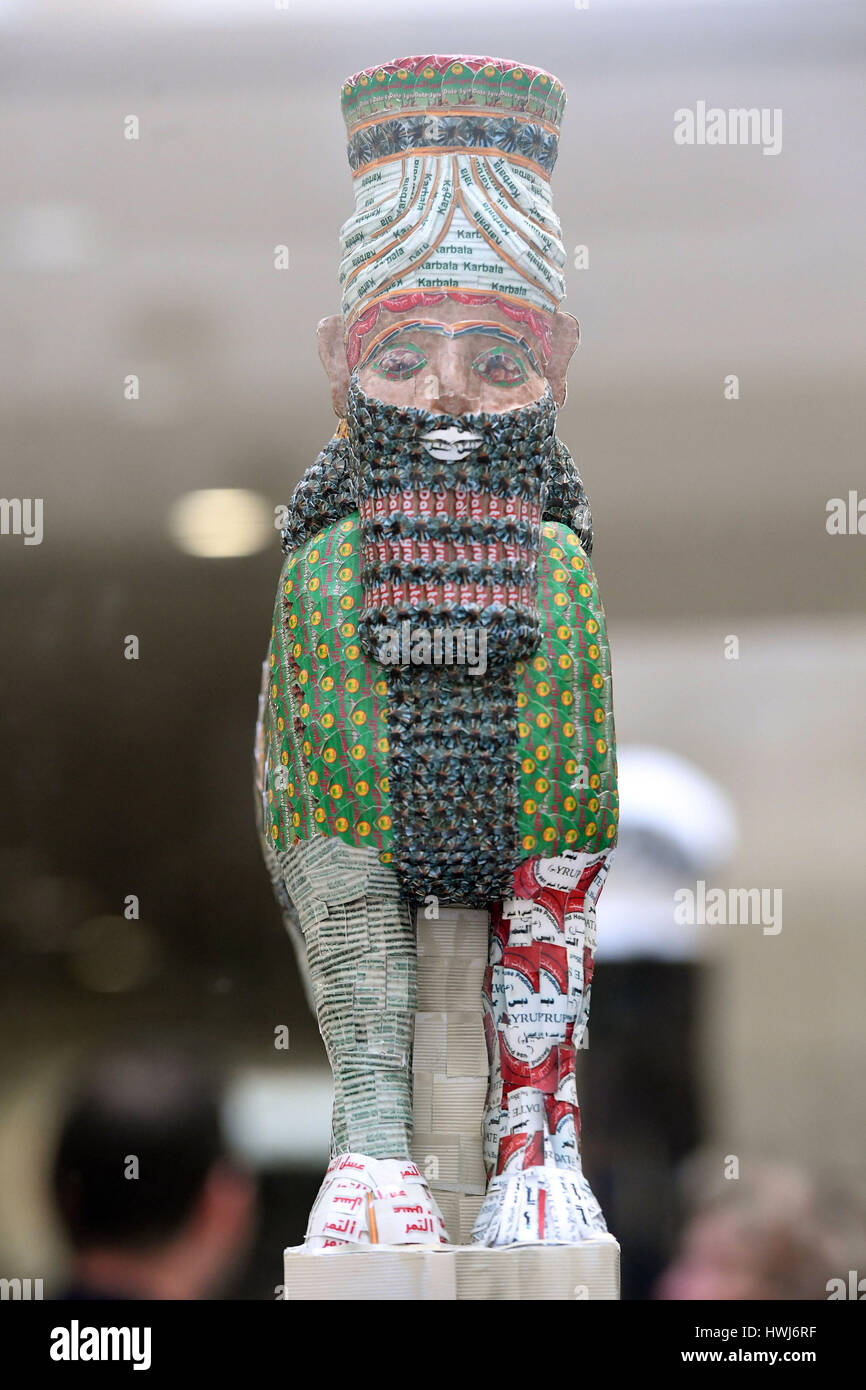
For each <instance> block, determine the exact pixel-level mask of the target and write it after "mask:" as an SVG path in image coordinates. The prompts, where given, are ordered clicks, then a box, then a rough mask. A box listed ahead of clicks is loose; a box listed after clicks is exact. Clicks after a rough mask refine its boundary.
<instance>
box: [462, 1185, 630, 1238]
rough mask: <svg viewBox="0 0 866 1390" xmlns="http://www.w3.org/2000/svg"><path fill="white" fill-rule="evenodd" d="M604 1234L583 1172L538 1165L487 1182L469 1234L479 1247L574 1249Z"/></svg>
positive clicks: (599, 1214)
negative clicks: (562, 1247) (536, 1246)
mask: <svg viewBox="0 0 866 1390" xmlns="http://www.w3.org/2000/svg"><path fill="white" fill-rule="evenodd" d="M606 1231H607V1226H606V1225H605V1221H604V1217H603V1216H602V1214H601V1208H600V1206H599V1205H598V1202H597V1201H596V1199H595V1197H594V1196H593V1194H592V1190H591V1188H590V1186H589V1183H588V1182H587V1181H586V1178H585V1177H584V1176H583V1173H581V1172H576V1173H575V1172H569V1171H567V1170H563V1169H561V1168H554V1167H547V1166H545V1165H539V1166H538V1167H534V1168H522V1169H521V1170H520V1171H519V1172H517V1173H503V1174H500V1175H499V1176H498V1177H495V1178H493V1179H492V1180H491V1182H490V1185H489V1187H488V1189H487V1196H486V1197H485V1198H484V1202H483V1204H482V1207H481V1211H480V1212H479V1214H478V1220H477V1221H476V1222H475V1226H474V1229H473V1231H472V1240H473V1242H474V1243H476V1244H478V1245H486V1246H494V1245H578V1244H580V1242H581V1241H584V1240H588V1239H591V1238H592V1237H593V1236H598V1235H601V1234H603V1233H605V1232H606Z"/></svg>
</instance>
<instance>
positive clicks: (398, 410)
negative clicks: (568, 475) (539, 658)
mask: <svg viewBox="0 0 866 1390" xmlns="http://www.w3.org/2000/svg"><path fill="white" fill-rule="evenodd" d="M346 424H347V430H348V436H347V447H348V452H349V462H350V467H351V470H352V472H353V473H354V476H355V480H356V486H357V498H358V509H359V511H360V516H361V544H362V569H361V582H362V584H363V587H364V612H363V615H362V617H361V621H360V623H359V635H360V638H361V641H362V642H363V644H364V646H365V648H366V650H367V652H368V653H369V655H371V656H372V657H374V658H375V659H376V660H378V661H387V660H388V659H389V658H388V656H387V655H386V651H387V650H388V649H390V648H391V646H392V643H393V634H394V633H395V632H397V631H401V630H403V624H405V623H406V622H408V623H409V624H410V627H411V630H412V631H413V632H414V631H417V630H418V629H427V630H428V631H431V632H432V631H436V630H448V629H462V630H464V632H472V633H474V634H475V640H476V641H477V640H478V638H479V634H480V633H481V630H483V632H484V637H483V641H484V644H485V648H486V653H487V662H488V664H490V665H500V666H501V665H503V664H506V663H513V662H515V661H519V660H523V659H525V658H526V657H528V656H531V655H532V653H533V652H534V651H535V650H536V648H537V647H538V644H539V641H540V638H541V619H540V617H539V614H538V611H537V607H536V594H537V583H538V578H537V567H538V552H539V543H540V532H541V521H542V516H543V514H544V510H545V507H546V505H547V499H548V490H549V485H550V480H551V477H552V473H553V468H554V461H555V458H556V447H555V446H556V438H555V432H554V431H555V425H556V405H555V404H554V401H553V396H552V394H551V392H550V388H549V387H548V386H546V387H545V393H544V395H543V396H542V398H541V399H540V400H538V401H533V402H531V403H530V404H529V405H524V406H519V407H517V408H515V409H513V410H507V411H502V412H500V413H491V412H479V413H467V414H464V415H458V416H455V415H444V414H434V413H432V412H431V411H428V410H423V409H418V408H416V407H411V406H397V405H388V404H386V403H385V402H383V401H380V400H377V399H376V398H375V397H373V396H368V395H367V394H366V393H365V392H364V391H363V390H362V389H361V387H360V386H359V384H358V380H357V376H354V377H353V378H352V382H351V386H350V389H349V397H348V407H347V414H346Z"/></svg>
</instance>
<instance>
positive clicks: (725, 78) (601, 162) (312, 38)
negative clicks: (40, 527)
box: [0, 0, 866, 1296]
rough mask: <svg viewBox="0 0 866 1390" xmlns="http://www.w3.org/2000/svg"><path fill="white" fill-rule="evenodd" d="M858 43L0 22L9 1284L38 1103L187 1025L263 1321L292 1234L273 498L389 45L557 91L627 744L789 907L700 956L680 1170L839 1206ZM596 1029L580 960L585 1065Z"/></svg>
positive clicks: (848, 1136) (856, 983)
mask: <svg viewBox="0 0 866 1390" xmlns="http://www.w3.org/2000/svg"><path fill="white" fill-rule="evenodd" d="M864 30H866V12H864V10H863V7H862V5H859V4H847V3H841V2H840V0H823V2H822V3H821V4H820V5H816V4H814V3H811V0H751V2H750V3H737V2H736V0H725V3H721V0H718V2H716V0H692V3H676V0H644V3H638V0H590V3H589V6H588V8H586V9H584V8H579V7H577V6H575V5H574V4H571V3H568V0H533V3H532V4H531V5H530V4H524V3H516V2H515V0H497V3H495V4H494V3H490V2H488V0H472V3H471V4H465V3H464V4H457V3H455V0H439V3H438V4H437V5H436V6H435V7H434V6H429V5H426V4H412V3H405V4H396V3H387V4H386V3H384V0H365V3H364V4H363V5H352V4H349V3H343V2H342V0H320V3H317V4H311V3H309V0H290V2H289V4H288V5H287V7H285V8H284V7H282V6H281V5H280V3H279V0H277V4H274V3H273V0H260V3H256V0H217V3H203V0H202V2H201V3H198V2H197V0H162V3H158V2H157V0H131V2H130V3H125V4H123V5H119V4H109V3H100V2H99V0H78V3H77V4H75V5H74V6H70V5H69V4H61V3H59V0H58V3H49V2H48V0H29V3H27V4H23V3H20V4H19V3H14V2H12V3H10V0H5V3H2V4H0V45H2V50H0V51H2V56H0V71H2V78H3V93H2V99H0V122H2V128H3V131H4V139H3V142H2V148H0V180H2V188H3V208H2V215H0V288H2V302H3V324H4V332H3V334H2V343H0V427H2V438H3V466H2V485H0V493H2V495H3V496H4V497H6V498H42V499H44V536H43V539H42V543H41V544H40V545H25V544H24V541H23V537H21V536H15V535H2V536H0V585H2V608H0V612H2V657H0V694H2V708H3V719H2V722H0V767H2V769H3V776H2V805H0V923H2V928H3V932H2V952H3V985H2V990H3V1004H2V1010H0V1096H2V1103H0V1169H2V1180H0V1266H2V1267H3V1268H2V1269H0V1273H5V1272H7V1267H8V1271H11V1272H17V1273H19V1274H22V1275H24V1274H30V1275H44V1276H45V1277H46V1278H47V1279H48V1280H51V1279H52V1278H58V1277H59V1270H60V1269H61V1267H62V1265H61V1256H60V1252H59V1250H58V1246H57V1241H56V1236H55V1234H54V1231H53V1228H52V1225H51V1222H50V1220H49V1218H48V1215H47V1213H46V1211H45V1207H44V1202H43V1201H42V1199H41V1198H40V1195H39V1194H40V1180H41V1177H40V1175H41V1170H40V1166H39V1164H40V1154H42V1153H44V1151H45V1149H46V1146H47V1145H48V1144H49V1142H50V1135H51V1126H52V1124H53V1123H54V1119H53V1116H54V1113H55V1112H54V1105H55V1101H56V1095H57V1089H58V1086H59V1085H62V1081H61V1078H62V1076H63V1069H64V1067H65V1065H66V1064H67V1063H68V1062H69V1060H70V1059H72V1058H73V1057H74V1056H75V1055H76V1054H77V1053H78V1051H79V1050H80V1049H81V1048H82V1046H84V1045H86V1044H89V1043H91V1042H102V1041H105V1040H106V1039H110V1038H111V1037H113V1036H118V1037H126V1036H128V1035H129V1033H130V1032H131V1031H132V1030H139V1031H140V1032H142V1033H143V1034H144V1035H146V1036H157V1035H161V1034H163V1033H166V1032H168V1031H171V1032H174V1033H178V1032H180V1033H182V1034H187V1035H190V1036H191V1037H193V1038H194V1039H195V1040H196V1041H197V1042H198V1043H199V1044H200V1045H203V1046H204V1047H206V1048H207V1050H208V1051H209V1052H210V1053H211V1054H212V1055H213V1056H214V1057H215V1058H218V1059H219V1060H220V1062H221V1063H222V1064H223V1065H224V1066H225V1067H226V1068H227V1069H228V1072H229V1074H230V1076H231V1077H232V1078H233V1084H234V1089H233V1092H232V1104H231V1107H230V1111H231V1117H232V1118H233V1122H234V1132H235V1135H236V1138H237V1141H238V1143H239V1144H240V1145H241V1146H242V1147H243V1148H244V1149H245V1151H246V1152H247V1153H248V1155H249V1157H250V1158H251V1160H252V1161H253V1162H254V1163H255V1164H256V1165H257V1166H258V1168H259V1170H260V1171H261V1173H262V1175H263V1182H264V1185H265V1186H264V1190H265V1201H264V1205H263V1214H264V1218H265V1219H264V1230H263V1232H262V1234H261V1236H260V1250H259V1253H258V1256H257V1260H255V1261H254V1262H253V1266H252V1268H251V1270H250V1272H248V1274H247V1276H246V1278H245V1280H244V1281H243V1283H242V1285H239V1291H241V1292H244V1293H248V1294H253V1295H255V1296H269V1295H270V1294H271V1292H272V1288H273V1285H274V1284H275V1283H277V1282H278V1280H279V1278H280V1273H279V1271H280V1260H279V1251H280V1249H281V1248H282V1246H283V1245H284V1244H286V1243H289V1242H291V1241H294V1240H298V1239H299V1238H300V1236H301V1235H302V1227H303V1220H304V1215H305V1208H306V1205H307V1204H308V1202H309V1200H310V1198H311V1196H312V1194H313V1193H314V1191H315V1188H316V1186H317V1184H318V1180H319V1178H320V1176H321V1171H322V1168H323V1164H324V1161H325V1154H326V1145H327V1129H328V1092H327V1081H328V1073H327V1069H326V1065H325V1062H324V1056H323V1051H322V1048H321V1045H320V1043H319V1040H318V1036H317V1033H316V1029H315V1025H314V1023H313V1021H312V1019H311V1018H310V1017H309V1016H308V1014H307V1013H306V1010H305V1005H304V1003H303V999H302V994H301V989H300V985H299V981H298V978H297V975H296V969H295V964H294V958H293V955H292V952H291V950H290V947H289V943H288V942H287V941H286V940H285V938H284V936H283V933H282V928H281V926H280V921H279V916H278V912H277V909H276V907H275V905H274V904H273V902H272V900H271V896H270V890H269V885H268V882H267V878H266V875H265V872H264V870H263V867H262V865H261V863H260V859H259V854H258V848H257V844H256V840H255V835H254V827H253V814H252V795H251V790H250V782H249V771H250V756H251V746H252V737H253V726H254V721H255V712H256V696H257V691H258V683H259V672H260V663H261V660H262V658H263V655H264V650H265V646H266V642H267V638H268V634H269V628H270V620H271V616H270V615H271V607H272V599H273V591H274V587H275V584H276V580H277V576H278V572H279V565H280V554H279V544H278V538H277V535H276V533H275V531H274V530H273V529H272V525H271V517H272V515H273V508H274V507H275V506H277V505H278V504H279V503H281V502H284V501H286V500H287V499H288V497H289V495H290V492H291V490H292V488H293V486H294V484H295V483H296V482H297V480H298V479H299V477H300V475H301V473H302V471H303V470H304V468H306V466H307V465H308V464H309V463H310V462H311V461H312V459H313V457H314V456H315V454H316V453H317V451H318V450H319V449H320V448H321V447H322V445H323V444H324V443H325V441H326V440H327V439H328V438H329V436H330V434H331V431H332V427H333V422H334V421H333V413H332V410H331V406H330V403H329V397H328V391H327V388H326V383H325V378H324V375H323V373H322V370H321V367H320V365H319V362H318V359H317V356H316V349H315V336H314V333H315V326H316V322H317V320H318V319H319V318H321V317H323V316H324V315H326V314H329V313H333V312H334V311H335V310H336V309H337V308H338V294H337V284H336V272H337V231H338V228H339V225H340V223H341V221H342V220H343V219H344V218H345V216H346V215H347V214H348V212H349V211H350V208H351V193H350V181H349V172H348V167H347V165H346V161H345V154H344V133H343V129H342V123H341V116H340V110H339V87H340V83H341V81H342V79H343V78H344V77H345V76H346V75H347V74H348V73H349V72H351V71H354V70H356V69H358V68H360V67H363V66H366V65H369V64H374V63H377V62H381V61H384V60H387V59H389V58H392V57H394V56H397V55H398V54H402V53H431V52H432V53H435V52H449V51H454V52H461V51H462V52H468V53H482V52H492V53H495V54H501V55H503V56H509V57H514V58H515V59H517V60H518V61H525V62H528V63H535V64H538V65H541V66H544V67H547V68H549V69H551V70H552V71H554V72H555V73H556V74H557V76H559V77H560V78H561V79H562V81H563V82H564V85H565V87H566V90H567V92H568V108H567V113H566V118H565V125H564V131H563V138H562V142H561V152H560V158H559V162H558V165H557V168H556V171H555V174H554V196H555V203H556V207H557V209H558V212H559V215H560V217H561V220H562V224H563V229H564V234H565V235H564V240H565V243H566V246H567V247H568V248H569V249H570V251H571V253H572V255H574V254H575V253H576V250H577V248H578V247H586V248H587V251H588V265H586V266H585V268H570V269H569V275H568V279H569V296H568V300H567V303H566V306H565V307H566V308H568V309H569V310H571V312H573V313H575V314H576V315H577V316H578V317H579V319H580V322H581V328H582V346H581V349H580V351H579V353H578V355H577V357H576V358H575V360H574V362H573V364H572V371H571V378H570V383H571V384H570V390H569V398H568V403H567V405H566V407H565V408H564V410H563V411H562V415H561V422H560V430H561V433H562V435H563V437H564V438H565V439H566V440H567V442H568V443H569V445H570V446H571V448H572V450H573V451H574V453H575V456H576V458H577V460H578V462H579V465H580V467H581V471H582V473H583V476H584V480H585V483H586V485H587V488H588V491H589V495H590V498H591V501H592V507H593V512H594V515H595V519H596V550H595V556H594V559H595V563H596V568H597V572H598V575H599V579H600V584H601V591H602V594H603V596H604V600H605V607H606V610H607V614H608V621H609V628H610V634H611V641H612V647H613V660H614V679H615V688H616V713H617V726H618V734H619V739H620V741H621V742H622V743H623V744H624V745H625V744H650V745H654V746H656V747H660V748H665V749H668V750H671V751H673V752H674V753H676V754H679V755H681V756H682V757H685V758H687V759H689V760H690V761H691V762H692V763H694V764H696V765H697V766H698V767H700V768H701V769H702V770H703V772H705V773H706V774H708V775H709V777H711V778H712V779H713V780H714V781H715V782H716V783H717V784H718V785H719V786H720V787H721V788H722V789H723V790H724V792H725V793H726V794H727V796H728V797H729V798H730V801H731V803H732V805H733V807H734V809H735V813H736V819H737V823H738V834H739V839H738V847H737V849H736V851H735V852H734V854H733V857H732V858H730V859H729V860H728V862H727V863H726V865H725V867H724V872H723V874H722V876H721V877H720V878H717V879H715V880H712V882H713V883H718V884H719V885H720V886H724V887H728V886H736V887H743V888H751V887H757V888H763V889H768V890H772V889H781V890H782V893H783V904H784V906H783V926H782V930H781V931H780V932H779V933H778V934H775V935H770V934H765V933H763V932H762V930H761V928H760V926H756V925H748V924H743V925H738V926H715V927H709V928H707V930H706V931H705V932H704V933H703V934H702V936H701V942H700V946H699V949H700V952H701V958H702V960H703V962H704V966H703V969H702V971H701V977H700V978H701V986H700V990H701V993H700V1008H699V1011H698V1014H697V1022H696V1028H695V1032H694V1056H693V1057H690V1058H688V1059H687V1063H688V1065H689V1066H690V1067H691V1066H693V1067H694V1069H695V1073H696V1076H697V1078H698V1083H699V1088H700V1116H701V1118H700V1124H699V1129H700V1134H701V1137H702V1138H703V1139H704V1141H705V1143H706V1144H707V1145H708V1146H709V1148H710V1150H711V1152H712V1153H714V1154H716V1155H717V1157H718V1163H719V1165H721V1162H722V1159H723V1157H724V1156H725V1155H731V1154H733V1155H737V1156H738V1157H739V1159H740V1162H741V1165H743V1166H744V1167H747V1166H748V1164H749V1163H750V1162H757V1161H758V1159H759V1158H762V1157H765V1156H778V1157H781V1158H783V1159H785V1160H787V1161H791V1162H793V1163H795V1164H798V1165H802V1166H803V1167H804V1168H806V1169H808V1170H809V1171H810V1172H811V1173H812V1174H814V1175H816V1176H817V1178H818V1179H819V1180H820V1181H826V1182H827V1183H828V1184H831V1183H836V1182H844V1183H846V1184H849V1185H851V1186H853V1188H854V1189H855V1190H857V1189H860V1190H861V1192H862V1183H863V1164H862V1158H863V1135H864V1129H866V1085H864V1042H863V1027H862V1015H863V981H864V972H866V937H864V931H863V925H864V923H863V907H862V901H863V859H864V850H863V844H864V809H863V769H864V765H866V760H864V751H866V749H864V743H866V709H864V698H863V690H864V676H866V643H864V635H866V621H864V616H863V599H864V556H866V537H864V536H863V535H857V534H852V535H848V534H846V535H832V534H829V533H828V530H827V526H826V521H827V504H828V501H829V499H831V498H843V499H847V498H848V495H849V492H850V491H851V490H856V489H858V488H859V489H860V495H866V472H864V467H863V452H862V438H863V433H862V426H863V423H864V420H863V417H864V392H863V386H862V368H863V362H864V347H866V342H864V338H866V333H864V322H866V318H864V313H863V309H864V300H863V290H864V273H863V250H862V226H863V220H864V201H866V195H864V187H863V179H862V157H863V148H862V143H863V131H864V119H863V118H864V91H866V89H864V86H863V83H862V65H863V54H864ZM700 100H703V101H706V103H707V104H708V105H709V106H713V105H717V106H721V107H724V108H728V107H740V106H744V107H758V108H765V107H766V108H781V110H782V113H783V146H782V150H781V152H780V153H779V154H778V155H776V156H775V157H771V156H765V155H763V154H762V151H761V149H760V148H756V147H706V146H704V147H699V146H692V147H681V146H678V145H676V144H675V143H674V140H673V125H674V112H675V111H676V110H677V109H679V108H683V107H691V108H694V107H695V104H696V103H697V102H698V101H700ZM130 116H134V117H137V118H138V123H139V130H138V136H139V138H138V139H128V138H126V135H127V134H128V133H129V131H130V130H131V129H133V128H134V127H132V126H130V124H129V121H128V118H129V117H130ZM280 245H285V246H286V247H288V251H289V266H288V269H277V268H275V247H277V246H280ZM578 259H580V257H578ZM585 259H586V257H584V260H585ZM731 374H735V375H736V376H737V377H738V378H739V399H735V400H731V399H726V398H725V378H726V377H728V376H729V375H731ZM131 376H135V377H137V378H138V399H129V398H128V396H129V394H130V392H129V387H128V385H127V386H125V383H127V379H128V378H129V377H131ZM215 488H230V489H245V490H247V492H248V493H250V494H252V496H247V497H241V498H235V499H234V500H233V501H231V500H230V503H229V508H228V510H227V511H223V512H220V513H219V515H218V516H217V518H216V521H212V526H211V529H212V531H214V534H215V536H216V540H215V546H216V549H217V550H220V549H222V550H223V551H235V552H237V551H241V552H244V553H240V554H237V553H235V554H227V555H226V554H223V555H221V556H203V555H201V554H198V553H190V551H191V550H192V551H193V552H195V550H196V548H197V547H198V549H201V545H200V544H198V543H197V542H196V540H195V536H194V534H193V531H194V525H193V522H194V519H195V514H196V513H195V508H196V506H198V505H200V499H199V502H198V503H196V502H193V503H192V504H190V505H191V506H192V507H193V522H190V519H189V515H188V514H187V513H186V512H183V511H181V512H178V509H177V504H178V501H179V499H180V498H182V497H185V496H186V495H187V494H190V493H196V492H198V491H199V490H202V489H215ZM191 528H192V529H191ZM184 547H186V548H184ZM132 635H134V636H136V637H137V638H138V641H139V656H138V659H137V660H128V659H126V658H125V655H124V648H125V641H126V639H127V638H128V637H129V636H132ZM731 637H736V638H737V639H738V642H739V654H738V657H737V658H736V659H730V653H731V651H732V646H731V643H730V638H731ZM624 814H625V812H624ZM659 814H660V817H661V818H662V819H664V816H665V814H666V812H665V807H664V804H663V803H662V804H661V805H660V807H659ZM615 880H616V870H614V873H613V875H612V878H611V889H610V890H609V891H612V890H613V885H614V883H615ZM688 882H689V881H688V879H686V880H684V881H683V886H688ZM692 886H693V887H694V877H693V878H692ZM130 895H134V896H136V897H137V898H138V900H139V903H140V915H139V918H138V919H137V920H136V919H135V918H132V919H131V920H130V919H127V918H126V917H125V916H124V905H125V902H126V900H127V899H128V898H129V896H130ZM599 921H600V932H601V935H602V938H603V937H604V932H605V899H602V904H601V911H600V919H599ZM668 929H669V931H670V932H671V933H674V932H675V931H676V930H677V928H676V926H675V925H674V924H673V922H671V923H670V924H669V928H668ZM647 981H648V984H647V988H651V983H650V981H651V975H650V973H649V972H648V974H647ZM605 1008H606V1005H605V972H604V968H603V965H600V967H599V971H598V974H597V984H596V988H595V998H594V1001H593V1016H594V1019H595V1018H596V1017H598V1018H599V1019H600V1026H599V1031H600V1032H601V1034H602V1036H603V1037H604V1036H606V1033H605V1029H604V1020H605V1012H604V1011H605ZM281 1024H285V1025H287V1026H288V1027H289V1028H290V1033H291V1047H290V1050H289V1052H288V1053H285V1052H280V1051H277V1050H275V1047H274V1030H275V1029H276V1028H278V1026H279V1025H281ZM591 1033H593V1036H594V1030H593V1029H591ZM662 1042H663V1040H662V1039H654V1038H652V1037H647V1038H646V1039H645V1045H646V1047H647V1048H649V1049H652V1048H653V1047H654V1046H661V1045H662ZM586 1065H587V1067H589V1068H593V1067H603V1066H604V1058H603V1057H600V1058H598V1059H597V1060H596V1056H595V1054H594V1052H593V1049H592V1048H591V1049H590V1053H589V1056H588V1059H587V1063H586ZM673 1065H675V1062H674V1061H673V1060H672V1062H671V1066H673ZM602 1090H603V1088H602ZM660 1103H661V1101H660ZM593 1104H594V1109H593V1111H592V1113H587V1114H586V1115H585V1126H586V1136H587V1161H588V1166H589V1168H590V1170H591V1169H592V1162H593V1148H592V1145H593V1130H594V1127H595V1128H597V1129H598V1131H599V1132H601V1131H602V1130H603V1126H604V1114H603V1113H601V1112H602V1109H603V1105H604V1098H603V1094H601V1095H600V1096H599V1097H598V1098H597V1099H595V1100H594V1102H593ZM618 1233H619V1234H622V1233H621V1232H618ZM625 1258H626V1260H627V1258H628V1248H627V1246H626V1255H625ZM841 1272H843V1271H840V1273H841Z"/></svg>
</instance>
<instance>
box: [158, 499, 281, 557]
mask: <svg viewBox="0 0 866 1390" xmlns="http://www.w3.org/2000/svg"><path fill="white" fill-rule="evenodd" d="M168 530H169V534H170V535H171V537H172V540H173V541H174V543H175V545H176V546H177V547H178V548H179V549H180V550H185V551H186V553H187V554H188V555H198V556H201V557H202V558H203V559H209V560H222V559H231V558H234V557H235V556H238V555H255V554H256V552H257V551H259V550H264V549H265V547H266V546H267V545H268V543H269V542H270V541H271V540H273V536H274V514H273V511H272V510H271V508H270V507H269V506H268V504H267V502H266V501H265V499H264V498H263V497H261V496H260V495H259V494H258V493H257V492H250V491H248V490H247V489H246V488H240V487H211V488H202V489H201V490H200V491H198V492H187V493H185V494H184V495H183V497H178V498H177V500H176V501H175V502H173V503H172V506H171V510H170V512H169V516H168Z"/></svg>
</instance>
